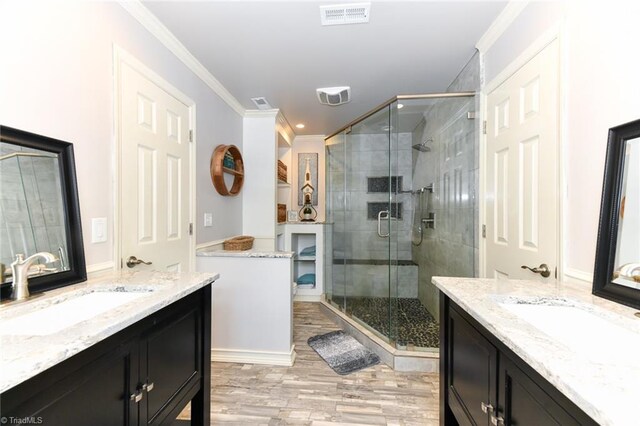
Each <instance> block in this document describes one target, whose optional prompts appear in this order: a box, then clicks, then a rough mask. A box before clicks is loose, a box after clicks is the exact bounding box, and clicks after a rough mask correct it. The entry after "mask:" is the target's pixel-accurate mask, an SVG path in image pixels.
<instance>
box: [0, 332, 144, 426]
mask: <svg viewBox="0 0 640 426" xmlns="http://www.w3.org/2000/svg"><path fill="white" fill-rule="evenodd" d="M137 351H138V344H137V341H136V342H130V343H127V344H122V345H120V346H118V347H117V348H115V349H114V350H112V351H109V352H107V353H105V354H103V355H102V356H100V357H98V358H97V359H95V358H94V359H92V360H88V361H89V362H84V363H83V364H82V366H81V367H80V368H78V364H77V363H63V364H60V365H59V366H58V367H56V369H55V370H50V371H48V372H45V373H43V374H42V375H39V376H37V377H36V378H34V379H31V380H29V381H27V382H25V383H24V384H23V385H18V386H17V387H16V388H14V389H12V390H10V391H8V392H6V393H4V394H3V395H2V416H3V417H6V418H7V419H8V421H7V422H8V424H12V423H14V421H13V420H11V417H14V418H17V419H20V418H24V417H30V418H31V420H30V421H31V422H32V423H33V424H44V425H92V426H114V425H137V422H138V407H137V405H136V403H135V402H134V401H132V400H131V399H130V395H131V394H132V393H134V392H135V388H136V385H137V378H138V366H137V363H138V353H137Z"/></svg>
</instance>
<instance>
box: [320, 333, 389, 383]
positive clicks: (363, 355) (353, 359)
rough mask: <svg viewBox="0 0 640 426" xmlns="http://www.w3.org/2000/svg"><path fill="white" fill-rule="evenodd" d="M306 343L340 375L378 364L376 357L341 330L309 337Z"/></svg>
mask: <svg viewBox="0 0 640 426" xmlns="http://www.w3.org/2000/svg"><path fill="white" fill-rule="evenodd" d="M307 343H308V344H309V346H311V348H312V349H313V350H314V351H316V352H317V353H318V355H320V356H321V357H322V359H324V360H325V362H326V363H327V364H329V367H331V368H332V369H333V371H335V372H336V373H338V374H340V375H345V374H349V373H353V372H354V371H358V370H362V369H363V368H367V367H370V366H372V365H376V364H378V363H379V362H380V358H379V357H378V355H376V354H375V353H373V352H372V351H371V350H369V349H368V348H365V347H364V346H362V345H361V344H360V342H358V341H357V340H356V339H354V338H353V337H351V336H349V335H348V334H345V333H344V332H343V331H342V330H338V331H332V332H330V333H327V334H321V335H319V336H313V337H310V338H309V340H307Z"/></svg>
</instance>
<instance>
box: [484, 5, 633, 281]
mask: <svg viewBox="0 0 640 426" xmlns="http://www.w3.org/2000/svg"><path fill="white" fill-rule="evenodd" d="M638 16H640V3H638V2H615V1H613V2H591V1H578V0H571V1H567V2H564V3H562V4H559V3H540V2H532V3H530V4H529V5H528V6H527V7H526V8H525V9H524V11H523V12H522V14H521V15H520V16H519V17H518V18H517V19H516V20H515V21H514V23H513V24H512V25H511V27H510V28H509V29H508V30H507V31H506V32H505V33H504V34H503V35H502V36H501V38H500V39H499V40H498V41H497V42H496V43H495V44H494V45H493V46H492V48H491V49H490V50H489V51H488V52H486V54H485V57H484V58H485V69H486V73H487V74H486V77H487V78H486V81H487V82H490V81H491V80H492V78H493V77H494V76H496V75H498V74H499V73H500V71H501V70H502V69H503V68H504V67H505V66H506V65H507V64H509V63H510V62H511V61H512V60H513V59H515V58H516V57H517V56H518V55H519V54H520V53H521V52H522V51H523V50H524V49H525V48H526V47H527V46H528V45H529V44H530V43H531V42H533V41H534V40H536V39H537V38H538V37H539V36H540V35H541V34H542V33H544V32H545V30H547V29H548V28H550V27H551V26H552V25H553V24H554V22H561V23H562V32H561V35H562V42H563V43H562V53H561V54H562V58H563V59H562V60H563V64H562V66H563V75H562V97H563V108H564V115H563V121H562V124H561V125H562V132H563V135H562V137H563V139H564V142H563V143H564V161H563V165H562V166H563V169H564V176H565V180H566V187H565V189H564V194H563V196H564V203H565V217H564V241H563V245H564V267H565V272H566V273H568V274H571V275H574V276H578V277H583V278H584V279H585V280H586V281H588V280H589V279H590V278H589V276H590V275H591V274H592V273H593V266H594V259H595V247H596V240H597V232H598V218H599V209H600V196H601V192H602V178H603V169H604V159H605V153H606V144H607V132H608V129H609V128H610V127H613V126H616V125H619V124H622V123H626V122H629V121H631V120H634V119H638V118H640V56H638V54H637V49H638V40H640V26H639V25H638V23H637V18H638Z"/></svg>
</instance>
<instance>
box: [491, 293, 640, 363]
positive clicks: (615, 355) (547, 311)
mask: <svg viewBox="0 0 640 426" xmlns="http://www.w3.org/2000/svg"><path fill="white" fill-rule="evenodd" d="M497 302H498V304H499V305H500V307H502V308H503V309H506V310H507V311H509V312H511V313H512V314H514V315H515V316H517V317H518V318H520V319H522V320H524V321H526V322H527V323H529V324H531V325H532V326H534V327H535V328H537V329H538V330H540V331H542V332H543V333H545V334H546V335H547V336H549V337H552V338H553V339H555V340H557V341H559V342H560V343H561V344H563V345H565V346H567V347H569V348H571V349H573V350H574V351H575V352H577V353H579V354H580V355H581V356H583V357H587V358H589V359H591V360H594V361H603V362H612V361H618V362H629V363H632V364H634V365H635V364H637V359H638V353H640V333H638V332H637V329H638V328H637V327H636V326H634V325H632V324H631V323H629V324H630V325H631V326H632V328H631V329H626V328H625V327H623V326H621V325H620V324H618V323H617V322H620V321H622V322H623V323H625V322H628V320H627V319H626V318H620V319H618V320H617V321H615V322H614V321H612V320H611V319H609V318H607V317H606V316H605V315H600V313H599V312H597V311H592V310H590V309H589V308H588V307H584V306H582V305H581V304H580V303H579V302H575V301H572V300H569V299H564V298H530V299H527V298H505V299H503V300H497Z"/></svg>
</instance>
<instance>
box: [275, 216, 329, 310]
mask: <svg viewBox="0 0 640 426" xmlns="http://www.w3.org/2000/svg"><path fill="white" fill-rule="evenodd" d="M284 228H285V247H284V249H285V250H286V251H292V252H294V253H295V255H294V257H293V283H292V284H293V288H294V292H295V300H297V301H302V302H318V301H320V300H322V294H323V293H324V257H323V253H324V228H325V224H323V223H292V222H288V223H287V224H286V225H284ZM311 248H315V250H314V251H315V255H314V254H312V253H309V254H306V255H305V253H304V252H305V249H306V250H309V249H311ZM311 274H313V276H314V279H313V280H312V282H308V281H302V282H298V280H299V279H300V278H301V277H306V278H309V277H310V276H311Z"/></svg>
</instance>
